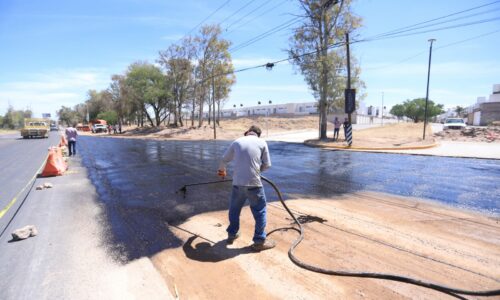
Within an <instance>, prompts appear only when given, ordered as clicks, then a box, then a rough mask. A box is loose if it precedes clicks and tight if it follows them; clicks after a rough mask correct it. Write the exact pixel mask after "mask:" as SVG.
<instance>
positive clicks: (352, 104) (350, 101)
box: [345, 32, 356, 146]
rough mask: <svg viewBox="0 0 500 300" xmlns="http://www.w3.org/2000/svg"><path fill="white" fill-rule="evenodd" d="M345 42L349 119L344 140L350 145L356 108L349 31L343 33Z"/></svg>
mask: <svg viewBox="0 0 500 300" xmlns="http://www.w3.org/2000/svg"><path fill="white" fill-rule="evenodd" d="M345 43H346V50H347V89H346V91H345V98H346V99H345V112H346V113H347V118H348V120H349V125H348V126H347V128H346V131H345V133H346V140H347V144H348V145H349V146H351V145H352V119H351V113H352V112H353V111H354V110H355V109H356V103H355V91H354V90H351V54H350V52H349V33H348V32H346V34H345Z"/></svg>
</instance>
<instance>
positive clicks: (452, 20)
mask: <svg viewBox="0 0 500 300" xmlns="http://www.w3.org/2000/svg"><path fill="white" fill-rule="evenodd" d="M498 10H500V7H498V8H496V9H494V10H489V11H483V12H479V13H475V14H471V15H466V16H462V17H458V18H454V19H450V20H446V21H442V22H437V23H432V24H429V25H425V26H420V27H414V28H411V29H406V30H399V31H391V32H390V33H386V34H382V35H380V37H383V36H390V35H394V34H399V33H404V32H408V31H413V30H416V29H424V28H429V27H433V26H436V25H440V24H445V23H450V22H454V21H458V20H463V19H467V18H470V17H475V16H479V15H484V14H489V13H492V12H494V11H498Z"/></svg>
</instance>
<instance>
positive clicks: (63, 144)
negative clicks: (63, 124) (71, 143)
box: [59, 135, 68, 147]
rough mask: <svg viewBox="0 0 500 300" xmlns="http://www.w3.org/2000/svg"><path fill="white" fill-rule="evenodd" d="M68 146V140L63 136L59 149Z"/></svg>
mask: <svg viewBox="0 0 500 300" xmlns="http://www.w3.org/2000/svg"><path fill="white" fill-rule="evenodd" d="M64 146H68V141H67V140H66V137H64V135H61V141H60V142H59V147H64Z"/></svg>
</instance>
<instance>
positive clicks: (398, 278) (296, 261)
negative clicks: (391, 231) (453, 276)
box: [261, 176, 500, 299]
mask: <svg viewBox="0 0 500 300" xmlns="http://www.w3.org/2000/svg"><path fill="white" fill-rule="evenodd" d="M261 178H262V180H264V181H265V182H267V183H268V184H269V185H271V187H272V188H273V189H274V190H275V191H276V194H277V195H278V198H279V200H280V202H281V204H282V205H283V207H284V208H285V210H286V211H287V212H288V214H289V215H290V216H291V217H292V218H293V220H294V222H295V223H296V224H297V226H299V229H296V228H294V229H295V230H296V231H297V232H299V237H298V238H297V239H296V240H295V241H294V242H293V243H292V245H291V246H290V249H289V250H288V257H290V260H292V262H293V263H294V264H296V265H297V266H299V267H301V268H304V269H306V270H309V271H312V272H316V273H322V274H327V275H335V276H348V277H364V278H373V279H384V280H392V281H399V282H404V283H409V284H413V285H417V286H421V287H425V288H429V289H433V290H436V291H440V292H443V293H446V294H448V295H451V296H454V297H457V298H462V299H464V298H463V297H461V296H458V295H456V294H460V295H469V296H485V297H490V296H499V295H500V290H488V291H469V290H461V289H456V288H451V287H447V286H444V285H440V284H435V283H430V282H425V281H421V280H418V279H414V278H410V277H405V276H400V275H392V274H383V273H366V272H350V271H343V270H328V269H323V268H321V267H317V266H314V265H311V264H308V263H305V262H303V261H301V260H300V259H298V258H297V257H296V256H295V254H294V251H295V248H296V247H297V246H298V245H299V244H300V242H302V240H303V239H304V228H303V227H302V224H301V223H300V222H299V220H297V218H296V217H295V215H294V214H293V213H292V211H291V210H290V209H289V208H288V206H287V205H286V204H285V201H284V200H283V196H282V195H281V191H280V190H279V189H278V187H277V186H276V184H274V182H272V181H271V180H269V179H267V178H266V177H264V176H261Z"/></svg>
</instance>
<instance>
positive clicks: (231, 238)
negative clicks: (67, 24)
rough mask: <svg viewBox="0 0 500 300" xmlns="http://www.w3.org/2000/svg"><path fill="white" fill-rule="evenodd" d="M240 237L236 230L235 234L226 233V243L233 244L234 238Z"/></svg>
mask: <svg viewBox="0 0 500 300" xmlns="http://www.w3.org/2000/svg"><path fill="white" fill-rule="evenodd" d="M239 237H240V233H239V232H236V234H230V233H229V234H228V235H227V244H228V245H231V244H233V242H234V240H236V239H237V238H239Z"/></svg>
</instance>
